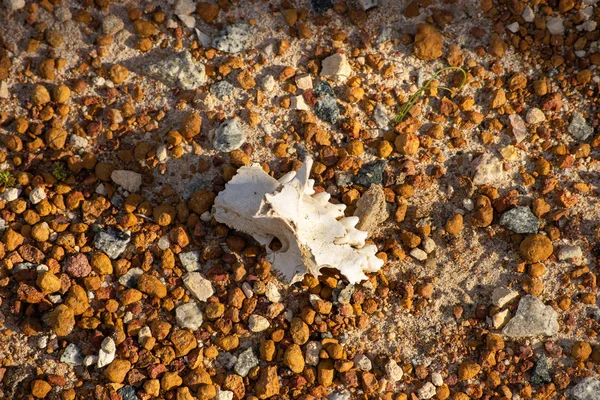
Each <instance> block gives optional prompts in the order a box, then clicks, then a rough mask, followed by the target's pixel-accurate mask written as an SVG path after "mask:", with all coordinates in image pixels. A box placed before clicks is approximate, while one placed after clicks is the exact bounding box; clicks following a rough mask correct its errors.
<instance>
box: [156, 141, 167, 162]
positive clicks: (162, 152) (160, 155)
mask: <svg viewBox="0 0 600 400" xmlns="http://www.w3.org/2000/svg"><path fill="white" fill-rule="evenodd" d="M156 159H157V160H158V162H160V163H164V162H167V160H168V159H169V153H168V151H167V146H165V145H161V146H159V147H158V149H156Z"/></svg>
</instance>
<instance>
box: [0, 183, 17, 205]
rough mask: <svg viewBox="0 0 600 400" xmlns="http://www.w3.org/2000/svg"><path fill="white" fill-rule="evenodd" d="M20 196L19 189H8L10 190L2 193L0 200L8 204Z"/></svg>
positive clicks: (7, 189)
mask: <svg viewBox="0 0 600 400" xmlns="http://www.w3.org/2000/svg"><path fill="white" fill-rule="evenodd" d="M20 194H21V189H17V188H14V187H10V188H6V190H5V191H4V193H2V195H1V196H0V198H2V200H4V201H6V202H7V203H8V202H11V201H14V200H16V199H18V198H19V195H20Z"/></svg>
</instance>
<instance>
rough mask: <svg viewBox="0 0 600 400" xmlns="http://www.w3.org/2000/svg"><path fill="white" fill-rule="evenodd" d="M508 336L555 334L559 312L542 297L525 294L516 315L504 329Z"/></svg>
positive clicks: (503, 331)
mask: <svg viewBox="0 0 600 400" xmlns="http://www.w3.org/2000/svg"><path fill="white" fill-rule="evenodd" d="M502 333H503V334H505V335H506V336H508V337H513V338H521V337H532V336H553V335H556V334H557V333H558V314H557V313H556V311H554V309H553V308H552V307H551V306H547V305H545V304H544V303H543V302H542V301H541V300H540V299H538V298H537V297H533V296H525V297H523V298H521V301H519V307H518V308H517V315H515V316H514V317H513V318H512V319H511V320H510V321H508V324H506V326H505V327H504V329H503V330H502Z"/></svg>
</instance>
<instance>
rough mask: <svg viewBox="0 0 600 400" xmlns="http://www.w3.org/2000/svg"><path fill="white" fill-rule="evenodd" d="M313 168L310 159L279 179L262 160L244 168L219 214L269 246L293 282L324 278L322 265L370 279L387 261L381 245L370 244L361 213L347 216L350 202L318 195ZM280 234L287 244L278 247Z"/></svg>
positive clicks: (218, 205)
mask: <svg viewBox="0 0 600 400" xmlns="http://www.w3.org/2000/svg"><path fill="white" fill-rule="evenodd" d="M311 166H312V159H311V158H307V159H306V160H305V161H304V164H303V165H302V167H301V168H300V170H299V171H298V173H295V172H293V171H292V172H289V173H287V174H285V175H284V176H282V177H281V178H279V180H276V179H275V178H273V177H271V176H269V175H268V174H266V173H265V172H264V171H263V169H262V168H261V167H260V165H258V164H254V165H252V166H247V167H242V168H240V169H239V170H238V173H237V174H236V175H235V176H234V177H233V179H231V180H230V181H229V182H228V183H227V186H226V187H225V190H223V191H222V192H221V193H219V195H218V196H217V198H216V200H215V204H214V209H213V212H214V217H215V219H216V220H217V221H219V222H221V223H224V224H226V225H228V226H230V227H232V228H234V229H236V230H238V231H241V232H245V233H247V234H249V235H252V236H253V237H254V238H255V239H256V240H257V241H258V242H259V243H260V244H262V245H264V246H265V247H266V249H267V259H268V260H269V261H270V262H271V263H272V266H273V267H274V268H275V269H276V270H277V271H279V272H280V273H281V275H282V277H283V278H284V279H285V280H287V281H290V282H292V283H293V282H297V281H299V280H301V279H302V278H303V277H304V275H305V274H307V273H310V274H312V275H313V276H318V275H320V270H321V269H322V268H335V269H337V270H338V271H340V273H342V274H343V275H344V276H345V277H346V278H347V279H348V281H350V283H356V282H360V281H362V280H365V279H367V276H366V275H365V272H375V271H378V270H379V269H380V268H381V267H382V265H383V260H381V259H379V258H377V257H376V256H375V254H376V253H377V247H376V246H375V245H365V239H366V238H367V235H368V233H367V232H365V231H361V230H359V229H356V224H357V223H358V222H359V219H358V217H344V210H345V208H346V206H345V205H344V204H333V203H330V202H329V198H330V195H329V194H328V193H326V192H321V193H317V194H314V193H315V191H314V188H313V186H314V181H313V180H312V179H308V176H309V173H310V170H311ZM275 238H277V239H278V240H279V241H280V242H281V248H280V249H277V250H272V249H271V248H270V246H269V245H270V244H271V242H272V241H273V240H274V239H275Z"/></svg>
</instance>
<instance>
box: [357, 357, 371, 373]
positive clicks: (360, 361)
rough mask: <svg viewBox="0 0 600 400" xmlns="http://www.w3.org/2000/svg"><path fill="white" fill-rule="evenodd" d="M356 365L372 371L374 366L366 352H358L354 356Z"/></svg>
mask: <svg viewBox="0 0 600 400" xmlns="http://www.w3.org/2000/svg"><path fill="white" fill-rule="evenodd" d="M354 365H356V366H357V367H358V368H359V369H361V370H363V371H370V370H371V369H372V368H373V363H372V362H371V360H370V359H369V357H367V356H366V355H364V354H357V355H356V356H355V357H354Z"/></svg>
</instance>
